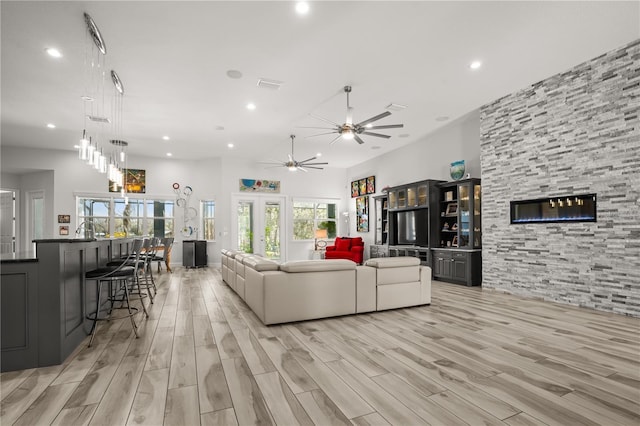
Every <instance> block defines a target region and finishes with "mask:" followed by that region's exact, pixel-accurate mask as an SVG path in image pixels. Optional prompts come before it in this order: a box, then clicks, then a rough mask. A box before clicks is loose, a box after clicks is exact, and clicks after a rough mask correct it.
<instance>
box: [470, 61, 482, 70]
mask: <svg viewBox="0 0 640 426" xmlns="http://www.w3.org/2000/svg"><path fill="white" fill-rule="evenodd" d="M481 66H482V62H480V61H473V62H471V63H470V64H469V68H471V69H472V70H477V69H478V68H480V67H481Z"/></svg>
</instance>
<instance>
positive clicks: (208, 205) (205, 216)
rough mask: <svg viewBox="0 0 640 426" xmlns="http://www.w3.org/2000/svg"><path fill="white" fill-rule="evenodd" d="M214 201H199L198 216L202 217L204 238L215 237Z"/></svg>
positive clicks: (211, 239) (213, 238)
mask: <svg viewBox="0 0 640 426" xmlns="http://www.w3.org/2000/svg"><path fill="white" fill-rule="evenodd" d="M215 207H216V203H215V201H211V200H202V201H200V216H201V217H202V237H203V238H204V239H205V240H209V241H214V240H215V239H216V220H215V210H216V209H215Z"/></svg>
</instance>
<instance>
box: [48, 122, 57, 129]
mask: <svg viewBox="0 0 640 426" xmlns="http://www.w3.org/2000/svg"><path fill="white" fill-rule="evenodd" d="M47 127H48V128H50V129H55V128H56V125H55V124H53V123H49V124H47Z"/></svg>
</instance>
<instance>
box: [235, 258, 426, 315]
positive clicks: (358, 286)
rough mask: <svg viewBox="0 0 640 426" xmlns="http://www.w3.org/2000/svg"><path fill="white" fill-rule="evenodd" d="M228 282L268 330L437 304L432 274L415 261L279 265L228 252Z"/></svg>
mask: <svg viewBox="0 0 640 426" xmlns="http://www.w3.org/2000/svg"><path fill="white" fill-rule="evenodd" d="M222 278H223V280H224V281H225V282H226V283H227V285H229V287H231V288H232V289H233V290H234V291H235V292H236V293H237V294H238V295H239V296H240V297H241V298H242V299H243V300H244V301H245V302H246V303H247V305H248V306H249V307H250V308H251V309H252V310H253V312H255V314H256V315H257V316H258V318H260V320H261V321H262V322H263V323H264V324H278V323H284V322H292V321H302V320H308V319H316V318H325V317H332V316H338V315H347V314H355V313H362V312H372V311H379V310H384V309H394V308H400V307H407V306H416V305H424V304H429V303H431V269H430V268H429V267H426V266H420V261H419V259H417V258H411V257H406V258H381V259H372V260H369V261H367V262H365V265H363V266H358V265H357V264H356V263H355V262H352V261H350V260H344V259H331V260H304V261H291V262H285V263H282V264H279V263H277V262H274V261H272V260H269V259H265V258H263V257H260V256H257V255H253V254H244V253H238V252H235V251H232V250H223V251H222Z"/></svg>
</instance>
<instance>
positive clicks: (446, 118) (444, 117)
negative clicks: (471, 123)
mask: <svg viewBox="0 0 640 426" xmlns="http://www.w3.org/2000/svg"><path fill="white" fill-rule="evenodd" d="M448 119H449V117H447V116H446V115H441V116H440V117H436V121H447V120H448Z"/></svg>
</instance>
